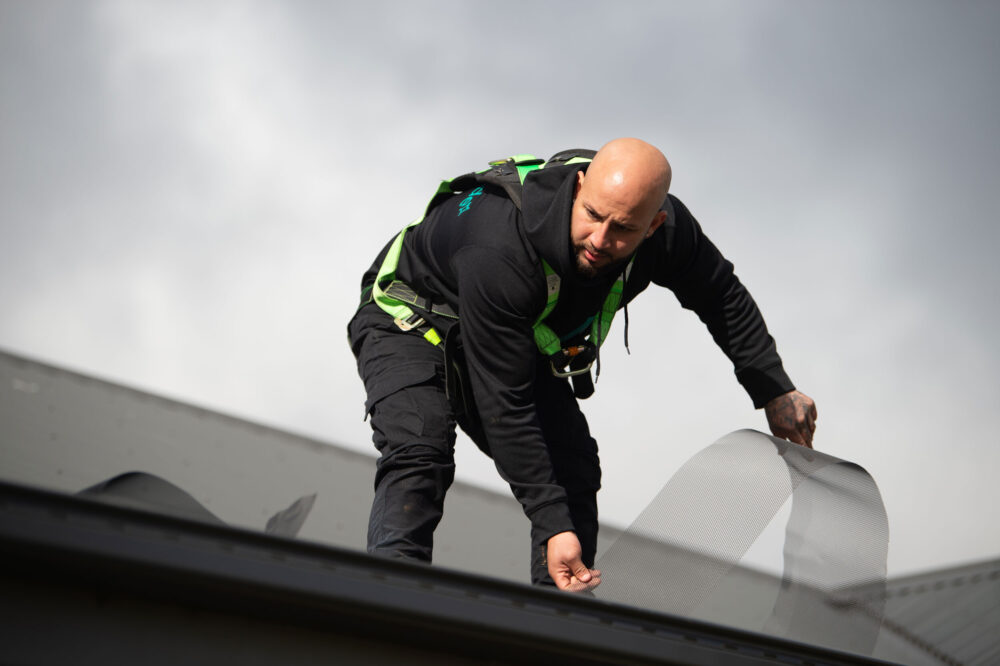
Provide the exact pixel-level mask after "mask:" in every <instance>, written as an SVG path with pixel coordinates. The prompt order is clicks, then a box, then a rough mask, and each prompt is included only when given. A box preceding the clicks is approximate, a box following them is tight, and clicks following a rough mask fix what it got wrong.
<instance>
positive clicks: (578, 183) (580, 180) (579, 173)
mask: <svg viewBox="0 0 1000 666" xmlns="http://www.w3.org/2000/svg"><path fill="white" fill-rule="evenodd" d="M583 176H584V173H583V170H580V171H577V172H576V185H574V186H573V198H574V199H576V197H577V195H578V194H580V188H581V187H583Z"/></svg>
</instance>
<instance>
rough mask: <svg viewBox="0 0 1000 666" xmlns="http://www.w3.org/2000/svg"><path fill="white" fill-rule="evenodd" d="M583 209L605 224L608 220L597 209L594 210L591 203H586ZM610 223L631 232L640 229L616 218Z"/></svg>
mask: <svg viewBox="0 0 1000 666" xmlns="http://www.w3.org/2000/svg"><path fill="white" fill-rule="evenodd" d="M583 207H584V208H585V209H586V210H587V212H588V213H590V214H591V215H593V216H594V217H596V218H597V219H598V220H600V221H601V222H604V221H605V220H607V219H608V216H607V215H602V214H601V213H599V212H598V211H597V209H596V208H594V207H593V206H591V205H590V204H589V203H586V202H584V204H583ZM610 222H611V223H612V224H616V225H618V226H620V227H623V228H625V229H628V230H629V231H635V230H636V229H637V228H638V227H636V226H635V225H634V224H629V223H628V222H624V221H622V220H619V219H615V218H612V219H611V220H610Z"/></svg>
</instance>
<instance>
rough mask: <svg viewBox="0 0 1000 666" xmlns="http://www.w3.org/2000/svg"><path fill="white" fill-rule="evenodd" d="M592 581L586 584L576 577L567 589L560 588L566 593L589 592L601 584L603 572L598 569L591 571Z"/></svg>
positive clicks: (571, 580)
mask: <svg viewBox="0 0 1000 666" xmlns="http://www.w3.org/2000/svg"><path fill="white" fill-rule="evenodd" d="M590 573H591V574H592V575H591V577H590V580H589V581H588V582H586V583H584V582H583V581H581V580H580V579H579V578H577V577H576V576H573V577H572V578H571V579H570V581H569V584H568V585H567V586H566V587H563V588H560V589H561V590H563V591H564V592H588V591H590V590H593V589H594V588H595V587H597V586H598V585H600V584H601V572H600V571H597V570H596V569H592V570H591V571H590Z"/></svg>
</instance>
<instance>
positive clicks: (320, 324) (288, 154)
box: [0, 1, 1000, 574]
mask: <svg viewBox="0 0 1000 666" xmlns="http://www.w3.org/2000/svg"><path fill="white" fill-rule="evenodd" d="M997 34H1000V7H998V5H996V4H995V3H988V2H951V3H919V2H909V1H906V2H904V1H899V2H889V1H885V2H879V3H872V2H837V3H833V2H829V3H818V2H790V1H789V2H754V3H740V2H735V1H733V2H698V3H690V4H676V3H658V2H656V3H654V2H633V3H617V4H615V5H614V6H611V5H608V4H606V3H586V2H550V3H529V2H507V3H503V4H496V3H493V4H489V5H487V4H477V3H466V4H458V5H456V4H455V3H440V2H407V3H403V2H398V3H377V2H367V3H363V4H356V5H354V6H352V7H345V6H343V5H342V3H320V2H281V3H279V2H213V3H203V2H187V3H185V2H163V3H150V2H131V1H122V2H30V3H29V2H15V1H6V2H2V3H0V312H2V313H3V315H2V317H0V347H3V348H5V349H7V350H9V351H12V352H15V353H23V354H26V355H30V356H34V357H37V358H40V359H42V360H46V361H50V362H53V363H56V364H60V365H65V366H68V367H70V368H73V369H78V370H81V371H85V372H90V373H94V374H97V375H99V376H102V377H106V378H109V379H112V380H117V381H122V382H124V383H127V384H130V385H134V386H137V387H141V388H145V389H148V390H152V391H155V392H159V393H165V394H167V395H169V396H172V397H176V398H179V399H182V400H186V401H191V402H194V403H196V404H200V405H204V406H207V407H210V408H216V409H221V410H223V411H226V412H229V413H234V414H237V415H241V416H245V417H248V418H251V419H254V420H260V421H264V422H267V423H270V424H274V425H278V426H281V427H285V428H288V429H291V430H293V431H298V432H302V433H306V434H311V435H314V436H317V437H319V438H322V439H325V440H328V441H332V442H335V443H338V444H341V445H344V446H348V447H351V448H355V449H358V450H363V451H369V449H371V445H370V433H369V429H368V425H367V424H365V423H363V422H362V421H361V416H362V402H363V391H362V386H361V382H360V380H359V379H358V378H357V376H356V373H355V370H354V364H353V359H352V357H351V356H350V352H349V350H348V348H347V345H346V343H345V332H344V327H345V325H346V322H347V319H348V318H349V316H350V314H351V312H352V310H353V308H354V305H355V300H356V293H357V285H358V281H359V278H360V275H361V272H362V271H363V270H364V269H365V268H366V267H367V266H368V264H369V263H370V262H371V260H372V258H373V257H374V255H375V253H376V252H377V251H378V249H379V248H380V247H381V246H382V245H383V244H384V243H385V242H386V241H387V240H388V239H389V238H390V236H391V235H392V234H393V233H394V232H395V231H396V230H397V229H398V228H399V227H401V226H402V225H403V224H405V223H406V222H407V221H409V220H410V219H412V218H413V217H415V216H416V215H417V214H419V212H420V210H421V208H422V207H423V205H424V204H425V203H426V200H427V198H428V197H429V195H430V194H431V192H432V191H433V188H434V187H435V185H436V181H437V179H439V178H442V177H448V176H452V175H455V174H458V173H462V172H464V171H468V170H469V169H471V168H473V167H477V166H479V165H481V164H483V163H484V162H485V161H486V160H489V159H493V158H495V157H499V156H503V155H508V154H512V153H519V152H534V153H536V154H539V155H543V156H546V155H549V154H551V153H553V152H555V151H557V150H560V149H562V148H566V147H575V146H580V147H598V146H599V145H600V144H602V143H603V142H605V141H607V140H608V139H611V138H613V137H616V136H622V135H633V136H639V137H642V138H644V139H646V140H648V141H650V142H652V143H654V144H656V145H657V146H659V147H660V148H662V149H663V150H664V152H665V153H666V154H667V156H668V157H669V158H670V159H671V161H672V163H673V166H674V173H675V180H674V184H673V188H672V191H673V192H674V193H675V194H677V195H678V196H679V197H680V198H681V199H682V200H683V201H684V202H685V203H686V204H687V205H688V206H689V207H690V208H691V210H692V212H693V213H694V214H695V216H696V217H698V219H699V220H700V221H701V223H702V225H703V226H704V228H705V230H706V232H707V234H708V235H709V236H710V237H711V238H712V239H713V240H714V241H715V242H716V244H717V245H719V247H720V248H721V249H722V251H723V252H724V253H725V254H726V255H727V256H728V257H729V258H730V259H732V260H733V261H734V263H735V264H736V268H737V272H738V273H739V275H740V276H741V278H742V279H743V280H744V282H745V283H746V284H747V285H748V286H749V287H750V289H751V291H752V292H753V294H754V296H755V297H756V299H757V301H758V303H759V304H760V306H761V309H762V310H763V312H764V314H765V316H766V318H767V320H768V323H769V326H770V328H771V330H772V332H773V334H774V335H775V337H776V339H777V340H778V345H779V351H780V352H781V353H782V356H783V358H784V359H785V364H786V368H787V369H788V370H789V372H790V374H791V376H792V378H793V380H794V381H795V382H796V384H797V385H798V386H799V387H800V388H801V389H802V390H804V391H805V392H807V393H809V394H811V395H812V396H813V397H815V398H816V400H817V403H818V407H819V412H820V421H819V431H818V433H817V442H816V445H817V447H819V448H822V449H823V450H825V451H828V452H830V453H832V454H834V455H837V456H839V457H842V458H846V459H849V460H853V461H855V462H857V463H859V464H861V465H862V466H864V467H865V468H867V469H868V470H869V472H871V474H872V475H873V477H874V478H875V479H876V481H877V482H878V483H879V485H880V487H881V490H882V493H883V497H884V499H885V502H886V506H887V508H888V512H889V517H890V529H891V537H892V542H891V550H890V574H899V573H903V572H909V571H913V570H918V569H926V568H930V567H938V566H944V565H949V564H954V563H958V562H965V561H968V560H973V559H981V558H987V557H996V556H997V554H998V552H1000V531H998V530H997V529H996V528H995V520H994V519H992V518H990V515H991V513H992V510H990V509H989V507H991V506H994V507H995V506H997V505H1000V490H997V486H996V484H995V476H996V472H997V470H998V469H1000V464H998V463H1000V449H998V446H997V440H996V435H995V423H994V420H995V417H996V415H997V413H998V411H1000V409H998V408H1000V382H998V381H997V376H998V372H1000V362H998V360H1000V354H998V352H997V349H996V346H995V342H994V340H995V338H996V330H997V327H998V324H1000V317H998V315H1000V308H998V305H997V303H998V298H997V296H996V294H995V293H994V292H995V290H996V288H997V286H998V285H1000V268H998V267H997V266H998V262H997V260H996V257H995V253H996V251H997V249H998V247H1000V242H998V241H1000V225H998V224H997V221H996V210H997V207H998V206H997V204H998V199H997V196H998V195H997V191H998V189H997V183H998V175H1000V128H998V126H997V120H996V118H997V108H998V102H1000V84H998V82H997V77H996V75H995V72H994V71H993V70H994V69H995V65H996V63H997V62H1000V40H998V39H997V36H996V35H997ZM629 314H630V319H631V327H630V342H631V347H632V355H631V356H625V354H624V351H623V349H622V348H621V347H622V346H621V343H620V337H619V336H620V335H621V331H620V329H618V328H616V329H615V331H613V333H612V338H611V340H610V341H609V343H608V346H607V355H606V357H605V358H603V359H602V360H603V361H604V362H603V373H602V376H601V379H600V382H599V383H598V390H597V394H596V395H595V397H594V398H593V399H592V400H591V401H590V404H588V405H586V407H587V410H588V414H589V415H590V420H591V425H592V429H593V430H594V432H595V435H596V436H597V437H598V440H599V442H600V443H601V450H602V459H603V461H604V469H605V477H604V490H603V491H602V493H601V502H602V512H603V516H604V518H605V519H607V520H610V521H612V522H615V523H618V524H622V525H625V524H627V523H629V522H630V521H631V519H632V518H633V517H634V516H635V515H636V514H638V512H639V511H640V510H641V509H642V508H643V507H644V506H645V505H646V503H647V502H648V501H649V500H650V499H651V498H652V497H653V496H654V495H655V494H656V492H657V491H658V490H659V489H660V488H661V487H662V486H663V484H664V483H665V482H666V480H667V479H668V478H669V477H670V475H671V474H672V473H673V472H674V471H675V470H676V469H677V468H678V467H679V466H680V465H681V464H683V462H684V461H685V460H687V459H688V458H689V457H690V456H692V455H693V454H694V453H695V452H697V451H698V450H700V449H701V448H703V447H704V446H707V445H708V444H710V443H711V442H712V441H714V440H715V439H717V438H718V437H719V436H721V435H723V434H725V433H726V432H729V431H732V430H735V429H738V428H742V427H755V428H758V429H764V428H765V423H764V419H763V416H762V414H760V413H757V412H754V411H753V410H752V407H751V405H750V402H749V399H748V398H747V397H746V395H745V394H744V393H743V391H742V389H741V388H740V387H739V386H738V385H737V383H736V382H735V380H734V379H733V377H732V369H731V367H730V366H729V364H728V361H727V360H726V359H725V358H724V357H723V356H722V354H720V353H719V352H718V350H717V349H716V348H715V347H714V345H713V343H712V341H711V338H710V337H709V336H708V335H707V333H706V332H705V331H704V329H703V327H702V326H701V324H700V323H699V322H698V321H697V319H696V318H695V317H694V316H692V315H691V314H690V313H685V312H683V311H682V310H680V309H679V307H677V305H676V301H675V300H674V299H673V297H672V296H671V295H670V294H669V293H667V292H662V293H658V292H657V290H655V289H651V290H650V291H649V292H648V293H647V294H644V296H643V297H642V298H641V299H640V300H638V301H637V302H636V303H635V304H634V307H630V309H629ZM602 356H604V354H603V353H602ZM459 448H460V451H459V457H458V465H459V472H458V473H459V477H460V478H464V479H466V480H472V481H474V482H477V483H482V484H485V485H488V486H490V487H493V488H498V489H502V483H501V482H500V480H499V479H498V478H497V476H496V473H495V471H493V470H492V467H491V464H490V462H489V461H488V460H486V459H485V458H484V457H483V456H482V455H481V454H479V453H478V451H474V450H473V449H474V447H472V446H471V445H468V443H467V442H466V445H464V446H460V447H459Z"/></svg>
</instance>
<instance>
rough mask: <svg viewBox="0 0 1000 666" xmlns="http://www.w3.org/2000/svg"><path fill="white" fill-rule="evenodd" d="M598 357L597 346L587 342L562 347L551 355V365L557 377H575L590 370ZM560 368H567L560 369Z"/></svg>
mask: <svg viewBox="0 0 1000 666" xmlns="http://www.w3.org/2000/svg"><path fill="white" fill-rule="evenodd" d="M596 357H597V348H596V347H594V345H592V344H589V343H585V344H582V345H572V346H569V347H566V348H564V349H560V350H559V351H557V352H556V353H555V354H553V355H552V356H551V357H550V360H549V365H550V366H551V367H552V374H553V375H555V376H556V377H575V376H577V375H582V374H584V373H588V372H590V368H591V367H592V366H593V365H594V360H595V358H596ZM560 368H565V369H562V370H560Z"/></svg>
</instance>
